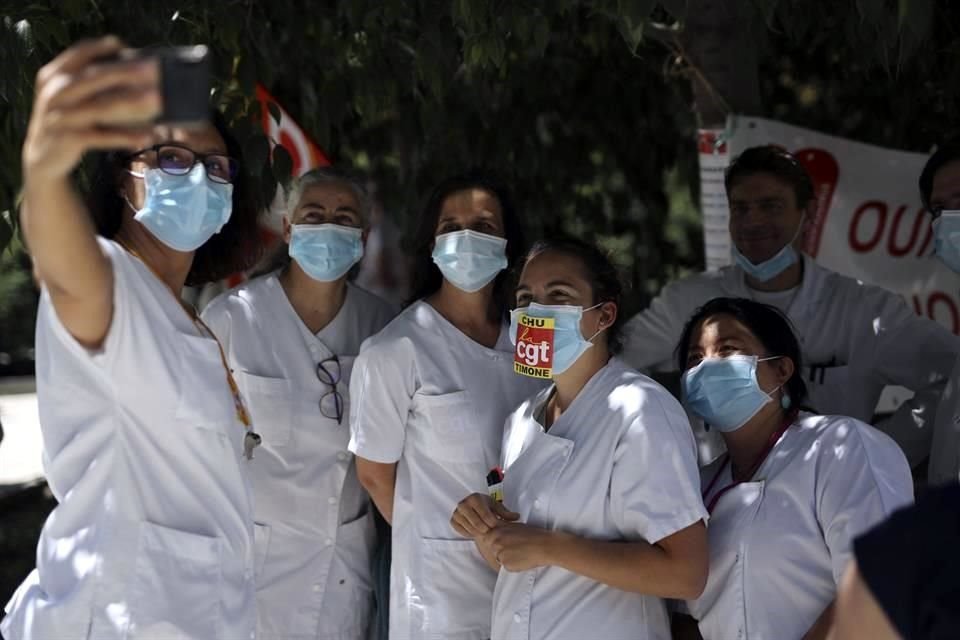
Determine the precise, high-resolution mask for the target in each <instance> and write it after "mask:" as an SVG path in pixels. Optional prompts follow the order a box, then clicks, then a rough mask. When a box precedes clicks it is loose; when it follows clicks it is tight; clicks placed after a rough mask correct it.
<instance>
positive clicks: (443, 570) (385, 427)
mask: <svg viewBox="0 0 960 640" xmlns="http://www.w3.org/2000/svg"><path fill="white" fill-rule="evenodd" d="M543 385H544V383H543V382H542V381H538V380H535V379H533V378H524V377H522V376H519V375H516V374H515V373H513V347H512V346H511V344H510V339H509V331H508V328H507V326H506V325H504V327H503V328H502V330H501V332H500V337H499V340H498V341H497V345H496V347H495V348H493V349H488V348H486V347H484V346H482V345H480V344H478V343H476V342H474V341H473V340H471V339H470V338H468V337H467V336H466V335H464V334H463V333H461V332H460V330H458V329H457V328H456V327H454V326H453V325H452V324H450V323H449V322H448V321H447V320H446V319H445V318H443V316H441V315H440V314H439V313H437V311H436V310H435V309H434V308H433V307H431V306H430V305H429V304H427V303H426V302H423V301H421V302H417V303H415V304H413V305H411V306H410V307H408V308H407V309H406V310H404V311H403V313H401V314H400V315H399V316H398V317H397V318H396V319H395V320H394V321H393V322H391V323H390V324H389V325H387V328H386V329H384V330H383V331H382V332H380V333H379V334H378V335H376V336H374V337H373V338H371V339H370V340H368V341H367V342H366V343H364V345H363V348H362V349H361V351H360V357H359V358H357V362H356V365H355V366H354V372H353V377H352V379H351V382H350V393H351V396H352V397H353V399H354V406H353V411H352V412H351V414H350V418H351V430H352V438H351V441H350V450H351V451H353V452H354V453H356V454H357V455H358V456H361V457H363V458H366V459H368V460H373V461H375V462H382V463H392V462H396V463H397V480H396V489H395V493H394V499H393V550H392V558H393V559H392V566H391V569H390V638H391V640H408V639H410V640H423V639H433V638H437V639H443V640H484V639H486V638H489V637H490V603H491V599H492V596H493V586H494V582H495V581H496V574H495V573H494V572H493V571H492V570H491V569H490V566H489V565H488V564H487V563H486V562H485V561H484V560H483V558H482V557H481V556H480V553H479V552H478V551H477V549H476V546H475V545H474V543H473V541H472V540H466V539H464V538H462V537H460V536H459V535H458V534H457V533H456V531H454V530H453V527H451V526H450V516H451V515H452V514H453V511H454V509H456V507H457V503H458V502H460V500H462V499H463V498H464V497H466V496H467V495H469V494H471V493H474V492H486V491H487V485H486V477H487V473H488V472H489V471H490V469H491V468H492V467H494V466H496V465H497V464H499V462H500V444H501V439H502V436H503V422H504V419H505V418H506V417H507V415H508V414H509V413H510V412H511V411H512V410H513V409H514V408H515V407H516V406H517V405H518V404H520V402H521V401H522V400H523V399H524V398H527V397H529V396H530V395H532V394H533V393H535V392H536V391H537V390H538V389H540V388H542V387H543Z"/></svg>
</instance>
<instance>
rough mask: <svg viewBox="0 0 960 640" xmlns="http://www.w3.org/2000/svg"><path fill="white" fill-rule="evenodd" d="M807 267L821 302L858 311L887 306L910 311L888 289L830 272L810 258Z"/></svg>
mask: <svg viewBox="0 0 960 640" xmlns="http://www.w3.org/2000/svg"><path fill="white" fill-rule="evenodd" d="M805 264H806V265H808V266H809V277H811V278H813V280H814V282H813V290H814V291H815V292H816V293H815V295H816V296H817V297H818V298H825V299H827V300H830V301H832V302H836V303H840V304H844V305H847V306H848V307H849V308H851V309H857V310H871V311H872V310H880V309H881V308H884V307H887V306H890V307H892V308H899V309H907V307H906V302H905V301H904V299H903V297H902V296H900V295H899V294H897V293H894V292H893V291H890V290H889V289H884V288H883V287H880V286H877V285H874V284H869V283H867V282H864V281H862V280H857V279H856V278H851V277H850V276H846V275H843V274H842V273H837V272H836V271H833V270H831V269H827V268H826V267H824V266H822V265H819V264H817V262H816V261H815V260H814V259H813V258H810V257H809V256H808V257H807V262H806V263H805ZM804 277H807V276H804Z"/></svg>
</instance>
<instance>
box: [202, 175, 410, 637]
mask: <svg viewBox="0 0 960 640" xmlns="http://www.w3.org/2000/svg"><path fill="white" fill-rule="evenodd" d="M369 213H370V201H369V198H368V197H367V193H366V190H365V189H364V188H363V186H362V183H361V182H360V181H358V180H356V179H354V178H352V177H351V176H349V175H348V174H346V173H344V172H341V171H338V170H336V169H333V168H324V169H314V170H312V171H310V172H308V173H306V174H305V175H303V176H301V177H300V178H298V179H296V180H295V181H294V182H293V184H292V185H291V187H290V190H289V192H288V194H287V214H286V215H285V216H284V220H283V238H284V241H285V243H286V244H285V246H284V248H285V249H286V251H287V252H288V255H289V257H290V258H291V259H290V260H289V262H288V264H287V265H286V266H285V267H284V268H282V269H281V270H280V271H278V272H273V273H270V274H267V275H265V276H261V277H259V278H255V279H253V280H251V281H249V282H246V283H244V284H243V285H241V286H239V287H237V288H236V289H234V290H232V291H228V292H226V293H224V294H222V295H221V296H220V297H219V298H217V299H215V300H214V301H213V302H211V303H210V305H209V306H208V307H207V308H206V309H205V310H204V312H203V318H204V320H205V321H206V322H207V324H208V325H209V326H210V328H211V329H213V330H214V332H215V333H216V334H217V335H218V336H219V337H220V340H221V341H222V342H223V346H224V349H225V350H226V352H227V359H228V361H229V362H230V367H231V368H232V369H233V370H234V372H235V375H236V376H237V381H238V382H239V385H240V389H241V391H242V392H243V397H244V399H245V400H246V401H247V404H248V406H249V407H250V412H251V414H252V415H253V420H254V423H255V424H256V425H257V429H258V432H259V433H260V436H261V437H262V439H263V444H262V447H261V448H260V450H259V451H258V453H257V458H256V459H255V460H253V461H252V462H251V464H250V465H249V470H250V477H251V480H252V484H253V494H254V505H255V509H254V515H255V518H256V525H255V529H254V530H255V534H256V551H257V554H256V557H257V572H256V583H257V610H258V622H257V628H258V635H260V636H261V637H264V638H311V639H313V638H317V639H320V638H323V639H337V640H362V639H363V638H365V637H366V632H367V624H368V621H369V618H370V611H371V588H372V585H371V574H370V572H371V568H370V566H371V554H372V551H373V545H374V541H375V531H374V520H373V511H372V509H371V508H370V507H369V497H368V496H367V494H366V492H365V491H364V490H363V488H362V487H361V486H360V483H359V481H358V480H357V473H356V468H355V466H354V460H353V455H351V454H350V453H349V451H347V442H348V440H349V433H350V432H349V424H350V422H349V413H350V404H351V403H350V396H349V394H348V392H347V387H348V385H349V380H350V372H351V370H352V369H353V362H354V358H356V355H357V353H358V352H359V351H360V344H361V343H362V342H363V341H364V340H366V339H367V338H368V337H370V336H371V335H373V334H375V333H377V332H378V331H380V329H382V328H383V327H384V326H385V325H386V324H387V322H389V321H390V319H391V318H392V317H393V316H394V315H395V313H394V311H393V309H392V307H391V306H390V305H389V304H387V303H386V302H384V301H383V300H381V299H380V298H377V297H376V296H374V295H373V294H371V293H368V292H367V291H364V290H363V289H361V288H359V287H356V286H354V285H353V284H351V283H350V282H349V281H348V274H349V273H350V271H351V267H353V266H354V265H355V264H356V263H357V262H358V261H359V260H360V258H361V257H362V255H363V245H364V239H365V237H366V234H367V229H368V223H369Z"/></svg>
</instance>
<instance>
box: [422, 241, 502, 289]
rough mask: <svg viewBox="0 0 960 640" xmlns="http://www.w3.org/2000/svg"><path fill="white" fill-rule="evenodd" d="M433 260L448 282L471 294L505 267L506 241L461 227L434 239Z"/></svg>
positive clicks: (481, 287) (485, 284)
mask: <svg viewBox="0 0 960 640" xmlns="http://www.w3.org/2000/svg"><path fill="white" fill-rule="evenodd" d="M433 262H434V263H435V264H436V265H437V267H438V268H439V269H440V273H442V274H443V277H444V278H446V279H447V281H448V282H450V284H452V285H453V286H455V287H456V288H457V289H460V290H461V291H466V292H467V293H473V292H474V291H479V290H480V289H483V288H484V287H485V286H487V284H489V283H490V281H491V280H493V279H494V278H496V277H497V274H498V273H500V272H501V271H503V270H504V269H506V268H507V241H506V239H505V238H498V237H497V236H489V235H487V234H485V233H478V232H476V231H471V230H469V229H465V230H463V231H454V232H452V233H444V234H442V235H439V236H437V237H436V238H435V240H434V247H433Z"/></svg>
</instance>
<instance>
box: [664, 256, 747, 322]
mask: <svg viewBox="0 0 960 640" xmlns="http://www.w3.org/2000/svg"><path fill="white" fill-rule="evenodd" d="M738 281H739V276H738V273H737V271H736V268H735V267H723V268H722V269H718V270H716V271H701V272H700V273H695V274H693V275H689V276H687V277H686V278H681V279H680V280H674V281H673V282H670V283H668V284H667V285H666V286H665V287H664V288H663V290H662V291H661V292H660V296H661V297H663V298H665V299H672V298H675V299H680V300H683V301H685V302H687V303H688V305H692V306H693V308H696V307H699V306H700V305H702V304H704V303H705V302H708V301H709V300H712V299H713V298H716V297H718V296H725V295H732V294H733V291H734V290H735V288H736V283H737V282H738ZM684 320H686V319H684Z"/></svg>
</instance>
